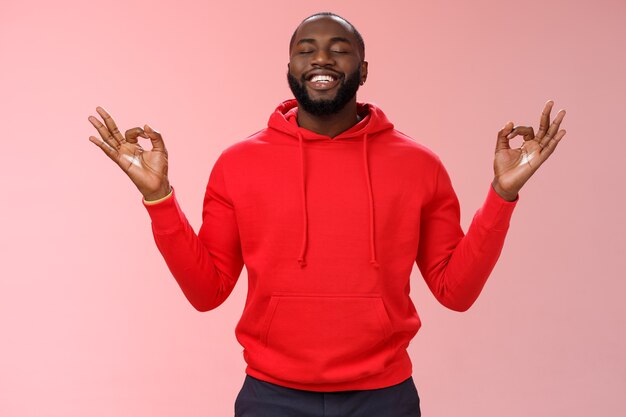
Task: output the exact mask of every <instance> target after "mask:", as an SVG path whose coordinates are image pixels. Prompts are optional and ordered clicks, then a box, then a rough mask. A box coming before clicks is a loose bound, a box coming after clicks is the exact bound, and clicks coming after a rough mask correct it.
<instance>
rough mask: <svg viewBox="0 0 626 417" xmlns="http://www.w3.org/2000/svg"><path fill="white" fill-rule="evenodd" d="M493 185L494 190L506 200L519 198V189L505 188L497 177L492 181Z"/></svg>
mask: <svg viewBox="0 0 626 417" xmlns="http://www.w3.org/2000/svg"><path fill="white" fill-rule="evenodd" d="M491 186H492V187H493V189H494V191H495V192H496V193H497V194H498V195H499V196H500V197H502V198H503V199H504V200H506V201H515V199H517V194H518V192H519V190H515V191H510V190H504V189H503V188H502V187H501V186H500V183H498V181H497V180H496V179H495V178H494V179H493V181H492V182H491Z"/></svg>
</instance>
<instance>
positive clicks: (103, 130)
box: [88, 116, 121, 149]
mask: <svg viewBox="0 0 626 417" xmlns="http://www.w3.org/2000/svg"><path fill="white" fill-rule="evenodd" d="M88 119H89V121H90V122H91V124H92V125H93V126H94V127H95V128H96V130H98V133H100V137H102V139H103V140H104V141H105V142H106V143H107V144H108V145H109V146H111V147H113V148H114V149H119V148H120V146H121V145H120V143H119V142H118V141H117V140H116V139H115V138H114V137H113V135H111V132H109V129H107V127H106V126H105V125H103V124H102V123H100V120H98V119H97V118H95V117H94V116H89V117H88Z"/></svg>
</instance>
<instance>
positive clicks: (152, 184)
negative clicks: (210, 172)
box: [89, 107, 171, 201]
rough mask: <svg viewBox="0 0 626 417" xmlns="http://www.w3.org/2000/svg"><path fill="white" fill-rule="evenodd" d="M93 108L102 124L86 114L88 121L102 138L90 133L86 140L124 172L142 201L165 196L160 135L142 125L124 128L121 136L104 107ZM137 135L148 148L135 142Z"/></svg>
mask: <svg viewBox="0 0 626 417" xmlns="http://www.w3.org/2000/svg"><path fill="white" fill-rule="evenodd" d="M96 111H97V112H98V114H99V115H100V116H102V119H103V120H104V123H105V124H104V125H103V124H102V123H101V122H100V120H98V119H97V118H96V117H94V116H89V121H90V122H91V124H92V125H93V126H94V127H95V128H96V129H97V130H98V133H100V137H101V138H102V139H98V138H96V137H95V136H90V137H89V140H90V141H91V142H93V143H95V144H96V145H98V146H99V147H100V149H102V150H103V151H104V153H105V154H106V155H107V156H108V157H109V158H111V159H112V160H113V162H115V163H116V164H117V165H118V166H119V167H120V168H121V169H122V171H124V172H125V173H126V175H128V177H129V178H130V179H131V181H132V182H133V183H134V184H135V186H136V187H137V189H139V191H140V192H141V194H142V195H143V196H144V198H145V199H146V200H148V201H150V200H158V199H159V198H162V197H165V196H166V195H168V194H169V192H170V191H171V188H170V182H169V179H168V178H167V149H165V143H164V142H163V138H162V137H161V134H160V133H159V132H157V131H155V130H153V129H152V128H151V127H150V126H148V125H144V128H143V129H142V128H140V127H134V128H132V129H128V130H127V131H126V134H125V135H124V136H122V134H121V133H120V131H119V129H118V128H117V125H116V124H115V121H114V120H113V118H112V117H111V116H110V115H109V113H107V112H106V110H104V109H103V108H102V107H97V108H96ZM138 136H141V137H142V138H146V139H150V141H151V142H152V150H149V151H146V150H144V149H143V148H142V147H141V145H140V144H139V143H138V142H137V137H138Z"/></svg>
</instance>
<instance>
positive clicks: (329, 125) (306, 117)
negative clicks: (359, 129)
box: [297, 96, 360, 138]
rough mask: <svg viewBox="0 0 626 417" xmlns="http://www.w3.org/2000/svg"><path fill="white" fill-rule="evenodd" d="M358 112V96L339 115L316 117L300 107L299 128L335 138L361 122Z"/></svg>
mask: <svg viewBox="0 0 626 417" xmlns="http://www.w3.org/2000/svg"><path fill="white" fill-rule="evenodd" d="M356 110H357V109H356V96H355V97H354V98H353V99H352V100H351V101H350V102H348V103H347V104H346V105H345V106H344V107H343V108H342V109H341V110H339V111H338V112H337V113H334V114H329V115H327V116H316V115H314V114H311V113H308V112H307V111H305V110H304V109H303V108H302V107H298V118H297V120H298V126H300V127H303V128H305V129H307V130H310V131H312V132H315V133H318V134H320V135H325V136H330V137H331V138H334V137H335V136H337V135H339V134H340V133H341V132H344V131H346V130H348V129H350V128H351V127H352V126H354V125H355V124H357V123H358V122H359V120H360V118H359V116H358V114H357V111H356Z"/></svg>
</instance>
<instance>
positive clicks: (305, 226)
mask: <svg viewBox="0 0 626 417" xmlns="http://www.w3.org/2000/svg"><path fill="white" fill-rule="evenodd" d="M298 141H299V142H300V168H301V178H302V216H303V230H302V249H301V250H300V256H299V257H298V263H299V264H300V267H303V266H305V265H306V259H305V252H306V247H307V238H308V213H307V204H306V190H305V184H306V181H305V169H304V148H303V144H302V141H303V139H302V133H300V131H299V130H298ZM363 165H364V166H365V179H366V181H367V190H368V196H369V223H370V255H371V258H370V264H371V265H372V266H373V267H374V268H379V267H380V264H379V263H378V261H377V260H376V247H375V243H374V242H375V240H374V199H373V196H372V182H371V181H370V172H369V162H368V159H367V133H365V134H364V135H363Z"/></svg>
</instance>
